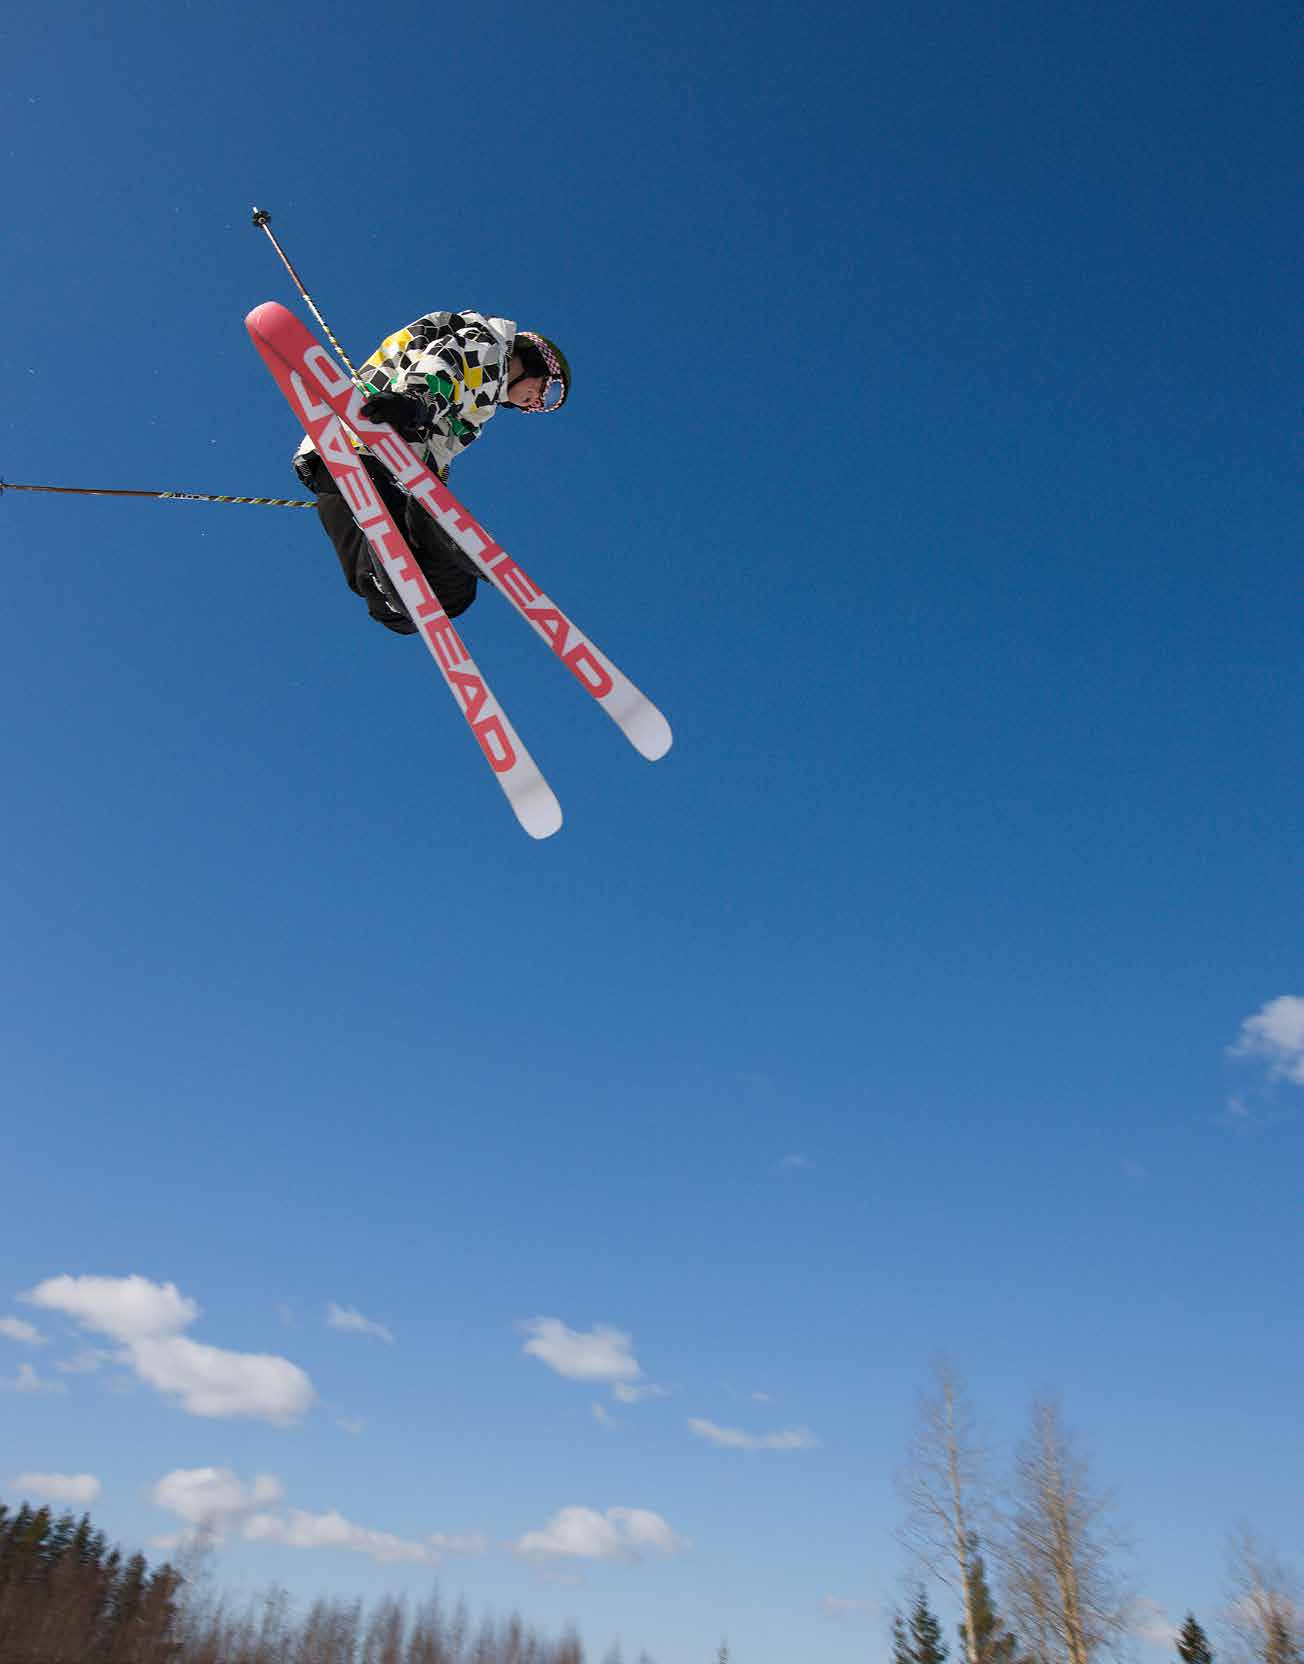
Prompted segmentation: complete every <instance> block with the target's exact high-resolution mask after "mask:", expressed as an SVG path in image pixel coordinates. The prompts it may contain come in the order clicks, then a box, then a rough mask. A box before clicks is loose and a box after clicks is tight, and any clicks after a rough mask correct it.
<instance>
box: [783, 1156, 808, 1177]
mask: <svg viewBox="0 0 1304 1664" xmlns="http://www.w3.org/2000/svg"><path fill="white" fill-rule="evenodd" d="M814 1167H815V1163H814V1162H813V1161H811V1160H810V1159H809V1158H808V1157H807V1156H801V1155H791V1156H784V1158H783V1160H782V1161H781V1162H780V1163H779V1171H780V1172H781V1173H809V1172H812V1171H813V1170H814Z"/></svg>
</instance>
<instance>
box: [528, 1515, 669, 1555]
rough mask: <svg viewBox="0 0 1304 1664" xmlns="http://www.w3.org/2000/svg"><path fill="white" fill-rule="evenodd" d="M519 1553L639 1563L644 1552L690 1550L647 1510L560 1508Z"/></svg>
mask: <svg viewBox="0 0 1304 1664" xmlns="http://www.w3.org/2000/svg"><path fill="white" fill-rule="evenodd" d="M514 1547H515V1549H516V1552H517V1553H518V1554H524V1555H528V1556H531V1557H536V1558H539V1559H557V1558H561V1559H577V1560H638V1559H641V1558H642V1553H643V1552H644V1551H653V1552H656V1553H659V1554H677V1553H679V1552H680V1551H681V1550H682V1549H685V1548H688V1547H689V1543H688V1540H687V1538H685V1537H680V1536H679V1535H678V1534H677V1533H676V1532H674V1531H672V1530H671V1529H670V1526H669V1525H668V1524H667V1523H666V1521H665V1520H664V1519H663V1518H662V1517H661V1515H660V1514H654V1513H652V1511H651V1510H650V1509H647V1508H608V1509H607V1511H606V1513H605V1514H600V1513H599V1512H598V1511H597V1509H596V1508H580V1507H571V1508H559V1509H558V1510H557V1512H556V1513H555V1514H554V1515H553V1516H552V1517H551V1519H549V1520H548V1522H547V1524H546V1525H545V1526H544V1528H543V1530H542V1531H527V1532H526V1533H525V1535H524V1536H523V1537H521V1538H519V1539H518V1541H517V1542H516V1543H515V1544H514Z"/></svg>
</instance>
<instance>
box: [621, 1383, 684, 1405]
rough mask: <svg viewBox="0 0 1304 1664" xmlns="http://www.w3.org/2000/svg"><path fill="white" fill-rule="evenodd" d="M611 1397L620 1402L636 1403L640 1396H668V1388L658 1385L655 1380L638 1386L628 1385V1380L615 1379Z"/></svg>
mask: <svg viewBox="0 0 1304 1664" xmlns="http://www.w3.org/2000/svg"><path fill="white" fill-rule="evenodd" d="M611 1395H612V1397H613V1398H618V1399H619V1400H620V1402H621V1403H622V1404H637V1403H638V1401H639V1399H640V1398H669V1396H670V1388H669V1387H659V1386H657V1384H656V1382H655V1381H648V1382H645V1383H644V1385H642V1386H639V1387H632V1386H630V1384H629V1382H628V1381H617V1382H616V1384H615V1385H614V1386H613V1387H612V1389H611Z"/></svg>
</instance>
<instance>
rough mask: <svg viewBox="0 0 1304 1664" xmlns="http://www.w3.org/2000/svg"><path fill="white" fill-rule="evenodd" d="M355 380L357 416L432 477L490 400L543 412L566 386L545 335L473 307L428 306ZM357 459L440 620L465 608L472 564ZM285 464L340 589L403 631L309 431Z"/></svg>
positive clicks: (390, 592) (473, 431)
mask: <svg viewBox="0 0 1304 1664" xmlns="http://www.w3.org/2000/svg"><path fill="white" fill-rule="evenodd" d="M360 379H361V381H362V384H363V386H364V388H365V389H366V390H367V391H368V392H369V393H370V394H371V397H370V398H369V399H368V400H367V402H366V403H365V404H364V405H363V406H362V414H363V415H364V416H365V417H366V418H367V420H368V421H370V422H388V423H389V425H390V426H391V427H393V428H394V429H395V431H396V432H397V433H400V434H401V435H402V436H403V438H404V439H406V440H407V441H408V442H409V444H411V445H412V446H413V448H414V449H415V451H416V453H417V455H418V456H419V457H420V459H421V461H422V462H424V463H425V464H426V466H427V467H428V468H431V469H433V470H434V471H435V472H436V473H438V475H439V476H440V478H441V479H446V478H447V475H448V468H449V464H450V463H451V462H452V460H453V458H454V457H455V456H456V455H457V454H458V452H459V451H464V450H465V449H466V447H467V446H468V445H470V444H473V443H474V442H475V440H477V439H478V438H479V437H480V434H481V431H482V429H483V428H484V425H485V423H486V422H487V421H488V420H489V418H490V417H491V416H492V415H493V413H494V411H495V410H497V409H498V407H499V406H500V405H507V406H510V407H511V408H512V409H514V410H521V411H524V412H525V413H526V414H527V415H535V414H544V413H547V412H550V411H554V410H560V408H561V407H562V405H563V404H565V402H566V396H567V394H568V393H569V392H570V366H569V365H568V364H567V362H566V359H565V356H564V355H563V353H562V352H561V351H560V349H559V348H558V347H556V346H554V344H553V343H552V342H551V341H549V340H548V339H547V337H546V336H543V335H538V334H536V333H535V332H534V331H533V330H523V329H517V327H516V325H515V324H514V323H512V322H511V321H510V320H509V319H507V318H490V317H485V316H484V315H483V314H481V313H479V312H429V313H427V314H426V315H425V316H424V317H422V318H418V319H417V320H416V321H415V323H411V324H409V325H408V326H407V328H406V329H401V330H399V331H398V333H397V334H395V335H391V336H389V337H388V338H387V339H386V340H384V341H383V342H382V343H381V344H380V346H379V347H378V348H377V349H376V351H375V352H374V353H373V354H372V355H371V357H370V358H369V359H368V360H367V361H366V363H365V364H364V365H363V366H362V371H361V377H360ZM363 465H364V466H365V468H366V470H367V472H368V474H369V475H370V476H371V479H372V481H373V483H374V485H375V487H376V490H377V492H378V493H379V495H380V497H381V500H382V501H383V502H384V504H385V506H386V508H388V510H389V512H390V514H391V515H393V517H394V520H395V523H396V524H397V525H398V527H399V528H400V530H402V531H403V532H404V535H405V536H406V538H407V540H408V543H409V545H410V546H411V549H412V552H413V554H414V555H415V556H416V560H417V564H418V565H419V566H420V567H421V570H422V571H423V572H424V573H425V575H426V578H427V580H428V582H429V584H430V587H431V588H432V589H433V590H434V592H435V595H436V596H437V597H438V600H439V604H440V606H441V607H442V608H443V609H444V611H445V613H447V614H448V616H449V617H450V618H454V617H456V616H457V614H458V613H462V612H465V611H466V609H467V608H468V607H469V606H470V605H471V603H472V602H473V601H474V600H475V592H476V585H477V582H478V580H479V572H478V570H477V568H476V566H475V564H474V563H473V562H472V561H471V559H470V558H469V557H468V556H467V555H465V554H464V553H463V552H462V550H461V549H459V548H458V546H457V544H456V543H455V542H454V541H453V539H452V538H451V537H450V536H449V535H448V533H447V532H445V531H444V530H443V528H442V527H441V526H440V525H439V524H438V523H437V522H436V521H435V520H434V519H433V518H432V517H431V516H430V515H429V514H427V513H426V512H425V510H424V509H422V508H421V506H420V505H419V504H418V503H416V502H414V501H413V500H412V499H410V498H408V497H407V496H406V495H405V493H404V492H403V491H401V490H400V489H399V487H398V486H397V485H395V483H394V481H393V479H392V478H391V477H390V474H389V472H388V470H387V469H385V468H384V467H382V466H381V464H380V463H379V462H376V461H374V460H373V459H372V458H371V457H370V456H367V455H366V454H365V453H364V456H363ZM294 468H295V472H296V473H297V474H298V476H299V478H300V479H301V480H302V481H303V483H304V484H305V485H306V486H307V487H308V489H309V490H310V491H312V492H314V493H315V494H316V497H317V513H318V514H319V515H320V517H321V523H322V525H323V526H324V527H325V528H326V532H327V535H328V536H329V537H330V540H331V542H332V543H333V544H334V546H335V553H336V554H337V555H338V556H339V559H340V565H341V566H342V567H343V568H344V577H345V580H346V581H347V583H348V586H349V588H350V589H351V590H353V592H354V594H356V595H360V596H361V597H362V599H363V600H364V601H365V602H366V603H367V611H368V612H369V613H370V614H371V616H372V617H373V618H374V619H375V620H376V621H377V623H380V624H384V625H385V627H386V628H387V629H390V630H393V631H395V632H396V633H397V634H399V635H413V634H414V633H415V632H416V625H415V624H414V623H413V622H412V620H411V619H410V618H409V617H408V615H407V612H406V610H405V608H404V607H403V604H402V603H401V602H400V600H399V598H398V596H397V594H396V593H395V591H394V586H393V585H392V584H391V583H390V581H389V578H388V577H387V576H386V574H385V571H384V568H383V567H382V566H381V563H380V561H379V559H378V558H377V557H376V555H375V554H374V553H373V551H372V547H371V545H370V544H369V543H368V541H367V539H366V537H365V536H364V535H363V533H362V532H361V531H359V529H358V526H357V524H356V522H355V521H354V518H353V515H352V512H351V511H350V509H349V505H348V503H347V502H346V501H345V499H344V497H343V496H342V495H341V494H340V490H339V487H338V486H337V485H336V483H335V481H334V479H333V478H332V477H331V473H330V470H329V469H328V468H327V467H326V464H325V463H324V462H323V461H322V459H321V457H320V455H319V454H318V452H317V450H316V448H315V447H314V445H313V443H312V441H311V440H310V439H305V440H304V442H303V444H302V445H300V447H299V449H298V451H297V452H296V453H295V458H294Z"/></svg>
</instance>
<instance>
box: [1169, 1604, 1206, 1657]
mask: <svg viewBox="0 0 1304 1664" xmlns="http://www.w3.org/2000/svg"><path fill="white" fill-rule="evenodd" d="M1177 1655H1178V1657H1179V1658H1180V1659H1181V1660H1182V1664H1213V1648H1212V1647H1211V1646H1210V1645H1209V1637H1208V1636H1207V1635H1206V1634H1205V1632H1204V1631H1203V1630H1202V1629H1201V1628H1200V1626H1199V1624H1198V1623H1197V1622H1196V1621H1195V1613H1194V1612H1188V1613H1187V1614H1186V1622H1185V1623H1184V1624H1183V1625H1182V1628H1181V1631H1180V1633H1179V1634H1178V1637H1177Z"/></svg>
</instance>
